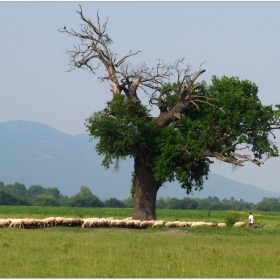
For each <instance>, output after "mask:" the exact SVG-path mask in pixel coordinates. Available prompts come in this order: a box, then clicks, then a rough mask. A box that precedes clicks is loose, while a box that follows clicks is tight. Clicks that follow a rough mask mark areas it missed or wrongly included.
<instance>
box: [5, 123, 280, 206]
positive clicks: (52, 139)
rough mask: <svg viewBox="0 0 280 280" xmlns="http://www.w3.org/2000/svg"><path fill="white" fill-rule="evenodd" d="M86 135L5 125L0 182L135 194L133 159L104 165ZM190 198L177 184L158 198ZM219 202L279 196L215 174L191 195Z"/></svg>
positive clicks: (123, 195)
mask: <svg viewBox="0 0 280 280" xmlns="http://www.w3.org/2000/svg"><path fill="white" fill-rule="evenodd" d="M89 140H90V137H89V135H87V134H86V133H84V134H79V135H76V136H72V135H68V134H65V133H63V132H60V131H58V130H56V129H55V128H52V127H50V126H48V125H45V124H42V123H38V122H30V121H9V122H2V123H0V181H2V182H4V183H5V184H13V183H15V182H19V183H22V184H24V185H25V186H26V188H28V187H29V186H30V185H41V186H43V187H44V188H48V187H57V188H58V189H59V190H60V192H61V193H62V194H63V195H67V196H72V195H74V194H76V193H78V192H79V189H80V187H81V186H82V185H84V186H87V187H89V188H90V189H91V191H92V192H93V194H95V195H96V196H98V197H99V198H100V199H101V200H104V199H108V198H112V197H115V198H118V199H121V200H122V199H125V198H127V197H129V196H130V186H131V182H130V179H131V172H132V171H133V160H132V159H130V158H129V159H127V160H126V161H122V162H121V168H120V171H119V172H118V173H117V172H114V169H113V168H110V169H108V170H106V169H105V168H104V167H103V166H101V161H102V159H103V157H102V156H100V155H98V154H97V152H96V151H95V145H96V143H97V140H96V139H93V140H92V142H89ZM185 196H188V195H187V194H186V191H185V190H184V189H181V188H180V186H179V184H178V183H176V182H173V183H168V184H165V186H163V187H161V188H160V190H159V191H158V196H157V197H158V198H159V197H163V198H167V197H177V198H183V197H185ZM208 196H212V197H213V196H217V197H218V198H220V199H223V198H227V199H229V198H230V197H231V196H233V197H234V198H235V199H240V198H242V199H243V200H244V201H246V202H254V203H257V202H259V201H261V200H262V199H263V197H277V198H278V197H280V192H272V191H265V190H263V189H260V188H258V187H255V186H253V185H248V184H242V183H239V182H236V181H234V180H230V179H228V178H225V177H222V176H219V175H216V174H214V173H210V175H209V180H206V181H205V183H204V186H203V190H202V191H200V192H194V194H192V195H190V197H199V198H206V197H208Z"/></svg>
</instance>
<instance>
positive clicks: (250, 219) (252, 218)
mask: <svg viewBox="0 0 280 280" xmlns="http://www.w3.org/2000/svg"><path fill="white" fill-rule="evenodd" d="M253 224H254V217H253V214H252V212H250V213H249V227H250V228H252V227H253Z"/></svg>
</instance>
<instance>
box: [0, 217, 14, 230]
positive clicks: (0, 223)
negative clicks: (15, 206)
mask: <svg viewBox="0 0 280 280" xmlns="http://www.w3.org/2000/svg"><path fill="white" fill-rule="evenodd" d="M11 222H12V221H11V220H10V219H3V220H1V221H0V228H5V227H8V226H9V225H10V223H11Z"/></svg>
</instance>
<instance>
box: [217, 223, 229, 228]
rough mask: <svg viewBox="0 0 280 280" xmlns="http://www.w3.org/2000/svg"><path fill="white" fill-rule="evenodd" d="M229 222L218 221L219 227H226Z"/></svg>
mask: <svg viewBox="0 0 280 280" xmlns="http://www.w3.org/2000/svg"><path fill="white" fill-rule="evenodd" d="M226 226H227V224H226V223H218V227H220V228H222V227H226Z"/></svg>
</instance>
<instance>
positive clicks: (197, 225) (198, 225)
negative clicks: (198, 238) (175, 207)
mask: <svg viewBox="0 0 280 280" xmlns="http://www.w3.org/2000/svg"><path fill="white" fill-rule="evenodd" d="M204 225H205V223H204V222H194V223H192V225H191V227H201V226H204Z"/></svg>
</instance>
